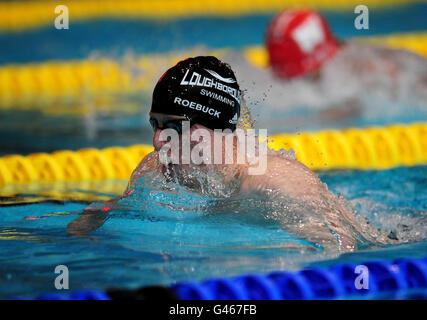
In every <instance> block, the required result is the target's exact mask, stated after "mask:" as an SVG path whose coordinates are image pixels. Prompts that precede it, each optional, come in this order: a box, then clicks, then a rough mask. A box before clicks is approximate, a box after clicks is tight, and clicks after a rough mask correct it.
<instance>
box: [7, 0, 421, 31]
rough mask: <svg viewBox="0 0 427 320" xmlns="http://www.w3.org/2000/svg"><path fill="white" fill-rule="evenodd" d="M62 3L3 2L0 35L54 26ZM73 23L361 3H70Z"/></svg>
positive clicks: (376, 1) (372, 3) (377, 2)
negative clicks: (5, 32)
mask: <svg viewBox="0 0 427 320" xmlns="http://www.w3.org/2000/svg"><path fill="white" fill-rule="evenodd" d="M416 2H417V1H416V0H365V1H364V2H363V4H364V5H367V6H369V7H370V8H372V7H387V6H392V5H402V4H411V3H416ZM59 4H60V3H56V2H52V1H47V0H39V1H36V0H33V1H24V2H23V1H16V0H15V1H1V2H0V31H7V32H12V31H13V32H20V31H24V30H28V29H33V28H39V27H42V26H45V25H47V24H48V23H52V24H53V22H54V21H55V18H56V17H57V16H58V15H59V14H55V7H56V6H57V5H59ZM64 4H65V5H67V7H68V10H69V16H70V19H72V20H73V21H84V20H85V21H87V20H89V21H90V20H95V19H101V18H117V19H132V18H133V19H135V18H141V19H149V20H155V21H158V20H162V19H179V18H186V17H194V16H198V17H200V16H202V17H204V16H238V15H244V14H251V13H252V14H253V13H257V14H258V13H269V12H276V11H278V10H282V9H283V8H284V7H287V8H294V7H301V6H304V7H307V6H308V7H313V8H316V9H327V10H343V9H352V10H353V9H354V8H355V7H356V6H357V5H359V4H360V1H359V0H341V1H331V0H298V1H295V0H251V1H247V0H228V1H226V2H224V1H222V2H219V1H216V0H205V1H200V0H157V1H147V0H139V1H137V0H121V1H116V0H79V1H76V0H69V1H67V2H66V3H64Z"/></svg>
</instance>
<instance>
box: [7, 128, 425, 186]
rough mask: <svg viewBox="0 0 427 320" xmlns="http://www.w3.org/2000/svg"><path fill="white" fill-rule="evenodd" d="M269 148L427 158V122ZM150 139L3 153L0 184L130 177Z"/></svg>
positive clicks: (347, 164) (342, 163) (320, 154)
mask: <svg viewBox="0 0 427 320" xmlns="http://www.w3.org/2000/svg"><path fill="white" fill-rule="evenodd" d="M268 145H269V148H271V149H274V150H280V149H285V150H289V149H290V148H292V149H293V150H294V151H295V154H296V158H297V159H298V160H299V161H301V162H302V163H303V164H305V165H306V166H307V167H309V168H310V169H312V170H330V169H378V170H383V169H388V168H392V167H397V166H415V165H422V164H426V163H427V123H412V124H395V125H390V126H385V127H369V128H348V129H343V130H322V131H318V132H302V133H294V134H279V135H274V136H271V137H269V141H268ZM151 151H153V147H152V146H149V145H133V146H129V147H109V148H105V149H95V148H86V149H81V150H77V151H70V150H61V151H56V152H53V153H34V154H30V155H27V156H22V155H7V156H3V157H0V187H4V186H6V185H14V184H15V185H16V184H18V185H22V184H28V183H33V182H80V181H81V182H83V181H103V180H113V179H120V180H123V179H125V180H128V179H129V178H130V175H131V173H132V171H133V170H134V169H135V168H136V166H137V165H138V163H139V162H140V161H141V160H142V159H143V158H144V156H146V155H147V154H148V153H150V152H151Z"/></svg>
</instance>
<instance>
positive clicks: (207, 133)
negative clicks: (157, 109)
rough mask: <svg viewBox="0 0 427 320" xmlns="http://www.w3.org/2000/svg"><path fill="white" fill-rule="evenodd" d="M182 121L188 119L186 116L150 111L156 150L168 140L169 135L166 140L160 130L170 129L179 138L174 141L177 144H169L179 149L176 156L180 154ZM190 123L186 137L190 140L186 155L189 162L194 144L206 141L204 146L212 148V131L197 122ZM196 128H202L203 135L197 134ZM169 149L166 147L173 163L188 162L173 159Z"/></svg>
mask: <svg viewBox="0 0 427 320" xmlns="http://www.w3.org/2000/svg"><path fill="white" fill-rule="evenodd" d="M183 121H188V118H186V117H184V116H176V115H167V114H162V113H154V112H151V113H150V123H151V126H152V127H153V130H154V137H153V146H154V148H155V150H156V151H160V150H161V149H162V147H164V146H165V145H166V144H168V143H169V141H170V138H169V137H168V140H165V136H163V137H161V133H162V131H163V130H165V129H172V130H175V131H176V132H177V134H178V138H179V139H178V140H177V141H175V143H176V144H178V145H175V146H171V147H175V148H176V149H175V150H177V149H178V150H179V155H178V157H180V156H182V150H183V140H182V131H183V130H184V129H185V128H183ZM190 125H191V127H190V132H189V136H188V137H191V140H190V144H189V145H190V155H188V157H189V158H190V162H191V160H192V158H191V151H192V150H193V148H194V146H196V145H198V144H199V143H201V142H204V143H207V144H208V145H206V144H205V146H206V147H207V148H208V149H210V150H213V141H214V131H213V130H211V129H209V128H206V127H205V126H203V125H201V124H198V123H192V122H191V124H190ZM187 128H188V127H187ZM198 129H202V131H203V136H199V135H198V134H197V133H198V132H196V130H198ZM204 137H206V138H207V139H204ZM171 143H174V142H173V141H172V142H171ZM166 147H167V146H166ZM171 149H172V148H168V156H169V157H172V158H173V159H174V162H175V163H180V164H182V163H188V162H185V161H182V159H178V158H177V159H175V158H174V156H173V155H171ZM191 163H192V162H191Z"/></svg>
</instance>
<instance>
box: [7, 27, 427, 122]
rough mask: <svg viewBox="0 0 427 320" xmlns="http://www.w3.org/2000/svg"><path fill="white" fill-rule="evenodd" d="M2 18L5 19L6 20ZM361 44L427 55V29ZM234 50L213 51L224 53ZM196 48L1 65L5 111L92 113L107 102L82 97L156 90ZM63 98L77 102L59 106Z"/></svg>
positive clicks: (257, 59)
mask: <svg viewBox="0 0 427 320" xmlns="http://www.w3.org/2000/svg"><path fill="white" fill-rule="evenodd" d="M0 21H1V20H0ZM355 41H358V42H360V43H370V44H372V45H384V46H386V47H389V48H391V49H406V50H410V51H412V52H415V53H417V54H419V55H421V56H424V57H426V58H427V32H418V33H404V34H393V35H390V36H383V37H364V38H358V39H357V40H355ZM230 50H231V49H227V48H224V49H218V50H211V51H209V53H206V52H205V53H204V54H210V55H215V56H218V57H219V58H222V57H223V56H225V55H226V53H227V52H230ZM242 53H243V56H244V57H245V58H246V60H247V61H248V62H249V63H250V64H251V65H253V66H255V67H257V68H260V69H263V68H267V67H268V55H267V52H266V50H265V48H264V47H263V46H251V47H246V48H244V49H243V51H242ZM199 54H201V53H200V51H197V49H192V50H189V51H186V52H185V53H184V52H181V53H174V54H172V53H169V54H163V55H142V56H140V57H137V58H136V59H126V58H124V59H123V60H122V61H114V60H110V59H105V58H104V59H98V60H90V59H86V60H71V61H48V62H44V63H28V64H6V65H2V66H0V110H1V109H7V110H40V111H42V112H46V113H53V114H61V113H63V114H77V115H79V114H80V115H87V114H89V113H91V112H93V109H95V110H96V109H97V108H98V109H102V108H105V103H92V104H91V106H90V108H89V107H87V106H86V107H81V104H82V102H81V101H82V96H84V97H86V98H89V99H90V98H91V97H92V99H91V100H93V101H94V102H96V101H97V100H99V99H100V96H102V95H103V94H104V95H106V96H105V97H104V98H105V99H107V101H108V99H111V97H114V96H122V95H132V94H137V95H139V94H141V93H144V92H146V93H147V95H149V96H150V95H151V90H152V88H153V84H154V83H156V81H157V80H158V78H159V77H160V75H161V73H159V70H162V69H164V66H169V65H174V64H175V63H177V62H178V61H180V60H182V59H184V58H185V57H187V56H191V55H199ZM59 103H66V105H72V106H73V107H69V108H59V109H58V108H57V105H58V104H59Z"/></svg>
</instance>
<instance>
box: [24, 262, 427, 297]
mask: <svg viewBox="0 0 427 320" xmlns="http://www.w3.org/2000/svg"><path fill="white" fill-rule="evenodd" d="M360 265H363V266H365V267H367V270H368V271H369V276H368V288H367V289H364V288H361V289H357V288H356V285H355V283H356V281H357V279H356V278H357V277H358V276H359V273H356V272H355V270H356V267H357V264H354V263H344V264H338V265H335V266H331V267H329V268H326V267H318V268H309V269H303V270H300V271H298V272H287V271H277V272H273V273H270V274H267V275H262V274H252V275H243V276H237V277H228V278H218V279H210V280H207V281H204V282H182V283H178V284H175V285H172V286H170V287H168V288H167V287H160V286H156V287H143V288H141V289H138V290H126V289H123V290H116V289H111V290H107V291H103V290H79V291H75V292H72V293H62V292H52V293H46V294H42V295H39V296H37V297H35V298H34V299H35V300H111V299H112V300H117V299H126V300H132V299H135V300H140V299H150V298H151V299H153V298H157V299H167V300H171V299H180V300H281V299H286V300H312V299H343V298H353V299H360V298H365V299H366V298H367V299H369V298H378V297H379V298H384V297H386V298H397V299H427V257H425V258H422V259H406V258H405V259H403V258H402V259H397V260H394V261H392V262H389V261H369V262H365V263H362V264H360ZM20 299H30V300H32V298H20Z"/></svg>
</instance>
